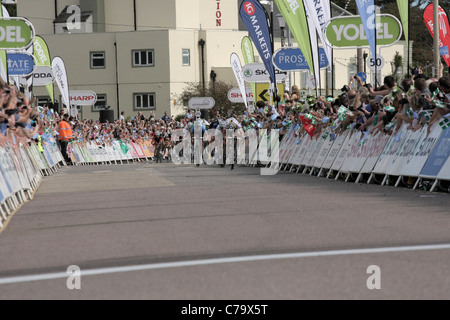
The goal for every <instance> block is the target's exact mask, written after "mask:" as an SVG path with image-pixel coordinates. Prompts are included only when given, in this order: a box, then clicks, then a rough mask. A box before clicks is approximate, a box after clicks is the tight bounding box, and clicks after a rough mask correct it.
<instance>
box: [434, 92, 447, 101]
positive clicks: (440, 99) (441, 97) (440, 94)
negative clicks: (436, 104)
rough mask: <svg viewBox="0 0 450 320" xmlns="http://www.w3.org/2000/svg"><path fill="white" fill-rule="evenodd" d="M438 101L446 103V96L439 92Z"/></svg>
mask: <svg viewBox="0 0 450 320" xmlns="http://www.w3.org/2000/svg"><path fill="white" fill-rule="evenodd" d="M436 99H438V100H439V101H441V102H445V94H443V93H442V92H438V94H437V95H436Z"/></svg>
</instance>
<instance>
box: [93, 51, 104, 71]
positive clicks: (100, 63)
mask: <svg viewBox="0 0 450 320" xmlns="http://www.w3.org/2000/svg"><path fill="white" fill-rule="evenodd" d="M104 68H106V60H105V52H91V69H104Z"/></svg>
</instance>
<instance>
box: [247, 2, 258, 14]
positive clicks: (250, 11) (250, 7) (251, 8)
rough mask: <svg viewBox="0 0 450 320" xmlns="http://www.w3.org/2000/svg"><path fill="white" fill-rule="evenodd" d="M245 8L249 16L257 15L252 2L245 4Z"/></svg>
mask: <svg viewBox="0 0 450 320" xmlns="http://www.w3.org/2000/svg"><path fill="white" fill-rule="evenodd" d="M244 8H245V12H247V14H248V15H249V16H252V15H254V14H255V7H254V6H253V3H251V2H246V3H245V4H244Z"/></svg>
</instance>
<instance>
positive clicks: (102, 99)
mask: <svg viewBox="0 0 450 320" xmlns="http://www.w3.org/2000/svg"><path fill="white" fill-rule="evenodd" d="M106 106H107V103H106V94H103V93H100V94H97V102H96V103H95V105H94V106H92V112H98V111H101V110H107V108H106ZM108 108H109V107H108Z"/></svg>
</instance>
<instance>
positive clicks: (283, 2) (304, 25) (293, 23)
mask: <svg viewBox="0 0 450 320" xmlns="http://www.w3.org/2000/svg"><path fill="white" fill-rule="evenodd" d="M274 1H275V4H276V5H277V7H278V9H279V10H280V13H281V15H282V16H283V17H284V20H286V23H287V25H288V26H289V29H290V30H291V32H292V35H293V36H294V39H295V41H297V44H298V46H299V47H300V50H301V51H302V53H303V55H304V57H305V60H306V62H307V63H308V66H309V70H310V71H311V74H316V71H315V69H314V63H313V56H312V48H311V41H310V35H309V28H308V19H307V17H306V13H305V6H304V4H303V0H274Z"/></svg>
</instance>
